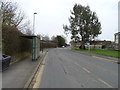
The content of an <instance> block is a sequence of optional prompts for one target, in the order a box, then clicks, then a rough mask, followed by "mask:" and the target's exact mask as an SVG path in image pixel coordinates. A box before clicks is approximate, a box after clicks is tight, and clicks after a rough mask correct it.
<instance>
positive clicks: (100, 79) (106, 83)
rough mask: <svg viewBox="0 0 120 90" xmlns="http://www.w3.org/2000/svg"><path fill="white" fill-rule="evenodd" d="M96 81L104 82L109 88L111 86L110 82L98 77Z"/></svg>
mask: <svg viewBox="0 0 120 90" xmlns="http://www.w3.org/2000/svg"><path fill="white" fill-rule="evenodd" d="M98 81H100V82H101V83H104V84H105V85H107V86H108V87H110V88H113V87H112V86H111V85H110V84H108V83H107V82H105V81H104V80H102V79H100V78H98Z"/></svg>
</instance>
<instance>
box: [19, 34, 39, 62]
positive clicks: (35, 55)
mask: <svg viewBox="0 0 120 90" xmlns="http://www.w3.org/2000/svg"><path fill="white" fill-rule="evenodd" d="M20 37H23V38H27V39H32V61H36V60H38V59H39V57H40V37H39V36H35V35H22V36H20Z"/></svg>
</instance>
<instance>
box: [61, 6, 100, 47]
mask: <svg viewBox="0 0 120 90" xmlns="http://www.w3.org/2000/svg"><path fill="white" fill-rule="evenodd" d="M71 14H72V15H71V16H70V18H69V22H70V25H69V26H67V25H63V29H64V30H65V32H66V33H68V32H69V33H71V34H72V36H71V39H72V40H73V41H75V42H78V41H81V43H82V45H81V48H82V49H83V48H84V45H85V42H87V41H91V40H92V39H95V37H97V36H98V35H99V34H101V31H100V30H101V23H100V22H99V21H98V18H97V15H96V13H95V12H92V11H91V10H90V7H89V6H86V7H85V6H82V5H77V4H75V5H74V7H73V11H71Z"/></svg>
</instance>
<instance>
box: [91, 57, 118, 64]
mask: <svg viewBox="0 0 120 90" xmlns="http://www.w3.org/2000/svg"><path fill="white" fill-rule="evenodd" d="M92 57H94V58H98V59H102V60H106V61H110V62H115V63H117V62H118V61H114V60H109V59H105V58H101V57H96V56H92Z"/></svg>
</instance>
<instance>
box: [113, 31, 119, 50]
mask: <svg viewBox="0 0 120 90" xmlns="http://www.w3.org/2000/svg"><path fill="white" fill-rule="evenodd" d="M114 36H115V38H114V42H115V50H120V32H118V33H115V34H114Z"/></svg>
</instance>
